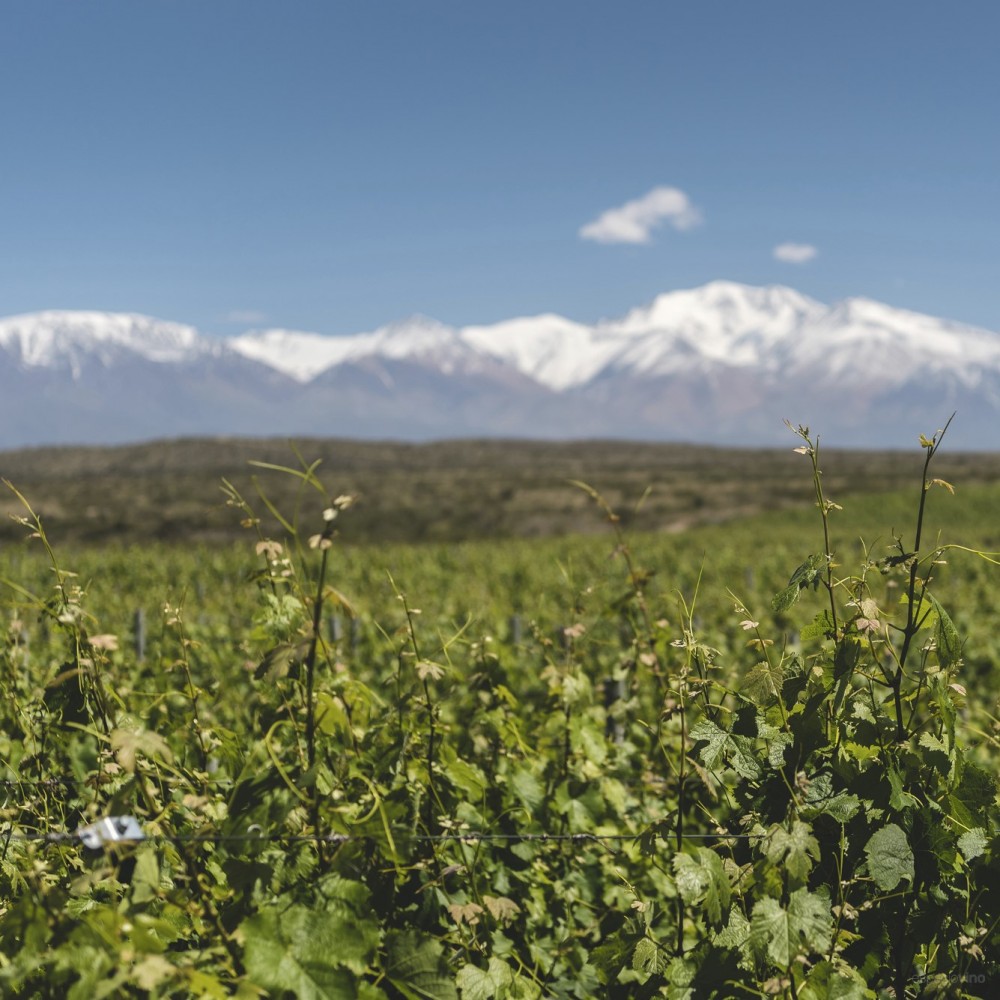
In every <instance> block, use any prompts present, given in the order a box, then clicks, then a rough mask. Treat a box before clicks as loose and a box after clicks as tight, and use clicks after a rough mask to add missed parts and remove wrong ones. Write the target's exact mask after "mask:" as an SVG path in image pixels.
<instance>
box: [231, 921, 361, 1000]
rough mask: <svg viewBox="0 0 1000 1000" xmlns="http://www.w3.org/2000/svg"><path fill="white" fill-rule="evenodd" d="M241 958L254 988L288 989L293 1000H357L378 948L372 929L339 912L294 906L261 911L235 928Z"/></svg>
mask: <svg viewBox="0 0 1000 1000" xmlns="http://www.w3.org/2000/svg"><path fill="white" fill-rule="evenodd" d="M240 930H241V932H242V934H243V940H244V942H245V948H244V955H243V959H244V962H245V964H246V970H247V974H248V975H249V977H250V978H251V979H252V980H253V982H254V983H255V984H256V985H257V986H261V987H263V988H264V989H268V990H275V991H277V992H279V993H280V992H281V991H283V990H291V991H292V992H293V993H294V994H295V996H296V997H297V998H298V1000H338V998H340V997H343V998H344V1000H350V998H352V997H354V996H356V995H357V983H356V981H355V978H354V975H353V974H352V973H354V972H358V973H360V972H363V971H364V969H365V968H366V966H367V963H368V961H369V959H370V958H371V957H372V955H373V953H374V951H375V948H376V946H377V944H378V936H379V935H378V927H377V926H376V925H375V924H372V923H368V922H366V921H359V920H356V919H349V918H348V917H346V916H345V915H343V914H341V913H336V912H333V913H328V912H324V911H322V910H312V909H309V908H308V907H306V906H302V905H298V904H296V905H293V906H289V907H287V908H281V909H279V908H278V907H276V906H270V907H267V908H266V909H262V910H260V911H259V912H258V913H256V914H254V915H253V916H252V917H249V918H248V919H246V920H244V921H243V923H242V924H241V925H240Z"/></svg>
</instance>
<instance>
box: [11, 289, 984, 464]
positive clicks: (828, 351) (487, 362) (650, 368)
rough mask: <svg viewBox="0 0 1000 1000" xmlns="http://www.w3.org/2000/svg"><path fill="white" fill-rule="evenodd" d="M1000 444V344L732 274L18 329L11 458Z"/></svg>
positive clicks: (906, 315) (913, 317)
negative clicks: (607, 444)
mask: <svg viewBox="0 0 1000 1000" xmlns="http://www.w3.org/2000/svg"><path fill="white" fill-rule="evenodd" d="M953 411H957V416H956V418H955V422H954V424H953V426H952V429H951V430H950V431H949V444H950V446H951V447H960V448H967V449H977V450H990V451H994V450H1000V419H998V418H1000V334H998V333H995V332H991V331H988V330H983V329H978V328H975V327H971V326H968V325H964V324H961V323H958V322H954V321H950V320H945V319H938V318H935V317H932V316H927V315H923V314H920V313H915V312H909V311H906V310H902V309H896V308H893V307H890V306H887V305H883V304H881V303H878V302H875V301H872V300H869V299H863V298H852V299H847V300H844V301H842V302H839V303H835V304H834V305H824V304H822V303H820V302H817V301H815V300H813V299H810V298H808V297H806V296H805V295H802V294H800V293H799V292H797V291H795V290H793V289H791V288H786V287H782V286H769V287H766V288H757V287H751V286H747V285H740V284H736V283H734V282H728V281H715V282H712V283H710V284H707V285H704V286H702V287H700V288H694V289H689V290H684V291H675V292H668V293H665V294H663V295H660V296H658V297H657V298H656V299H654V300H653V301H652V302H651V303H649V304H648V305H645V306H640V307H638V308H635V309H633V310H631V311H630V312H628V313H626V314H625V315H624V316H622V317H620V318H617V319H611V320H602V321H600V322H598V323H596V324H593V325H586V324H581V323H576V322H573V321H572V320H569V319H566V318H564V317H562V316H557V315H554V314H544V315H540V316H532V317H523V318H518V319H511V320H506V321H503V322H500V323H495V324H492V325H484V326H466V327H461V328H457V327H451V326H447V325H445V324H442V323H439V322H437V321H436V320H433V319H428V318H426V317H422V316H414V317H411V318H409V319H406V320H403V321H401V322H397V323H392V324H390V325H388V326H384V327H381V328H379V329H377V330H375V331H373V332H369V333H359V334H354V335H350V336H325V335H322V334H318V333H306V332H299V331H290V330H273V329H272V330H261V331H251V332H247V333H244V334H241V335H239V336H235V337H230V338H227V339H223V338H218V337H211V336H207V335H204V334H201V333H199V332H198V331H197V330H195V329H194V328H193V327H190V326H185V325H183V324H179V323H173V322H167V321H162V320H158V319H151V318H149V317H146V316H141V315H135V314H121V313H103V312H76V311H73V312H67V311H47V312H39V313H31V314H26V315H22V316H14V317H10V318H7V319H2V320H0V418H2V419H0V448H4V449H12V448H17V447H24V446H34V445H42V444H88V443H93V444H114V443H122V442H127V441H142V440H147V439H153V438H171V437H188V436H209V435H211V436H220V435H223V436H262V435H265V436H289V435H292V436H298V435H303V436H304V435H308V436H313V437H343V438H388V439H399V440H427V439H433V438H456V437H463V438H464V437H484V436H485V437H528V438H550V439H555V438H576V439H584V438H630V439H639V440H663V441H668V440H677V441H688V442H697V443H705V444H725V445H747V446H751V445H753V446H758V445H774V444H784V443H788V442H791V441H792V438H791V435H790V434H789V432H788V431H787V429H786V428H785V427H784V425H783V421H784V420H785V419H788V420H790V421H791V422H792V423H793V424H797V423H802V424H807V425H809V426H810V428H811V429H812V430H813V431H814V432H816V433H819V434H821V435H822V437H823V439H824V440H825V441H826V442H827V443H829V444H830V445H836V446H840V447H872V448H875V447H881V448H885V447H890V448H893V447H912V446H913V445H914V444H915V443H916V441H917V439H918V437H919V435H920V434H921V433H923V434H928V435H929V434H931V433H933V432H934V430H936V429H937V428H939V427H941V426H942V425H943V424H944V422H945V421H946V420H947V419H948V417H949V415H950V414H951V413H952V412H953Z"/></svg>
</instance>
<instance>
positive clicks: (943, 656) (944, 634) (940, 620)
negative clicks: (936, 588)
mask: <svg viewBox="0 0 1000 1000" xmlns="http://www.w3.org/2000/svg"><path fill="white" fill-rule="evenodd" d="M927 600H928V601H930V604H931V607H933V608H934V610H935V611H936V612H937V628H936V629H935V635H934V638H935V642H936V643H937V650H938V659H939V660H940V661H941V666H942V667H946V668H947V667H950V666H953V665H954V664H956V663H958V661H959V660H960V659H961V658H962V640H961V639H960V638H959V635H958V629H956V628H955V623H954V622H953V621H952V620H951V616H950V615H949V614H948V612H947V611H945V609H944V608H943V607H942V606H941V602H940V601H939V600H938V599H937V598H936V597H935V596H934V595H933V594H928V595H927Z"/></svg>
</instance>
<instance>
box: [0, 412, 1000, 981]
mask: <svg viewBox="0 0 1000 1000" xmlns="http://www.w3.org/2000/svg"><path fill="white" fill-rule="evenodd" d="M796 433H797V435H798V436H797V438H796V439H795V440H793V441H792V442H791V445H793V446H797V447H796V452H797V454H796V455H795V456H794V457H795V459H796V460H797V462H798V463H799V466H798V476H799V479H800V482H799V486H800V488H801V489H802V490H803V491H804V493H805V494H806V495H808V496H809V497H810V502H809V503H808V504H807V505H806V506H803V507H801V508H795V509H787V510H780V511H779V510H772V511H770V512H767V511H765V512H763V513H757V514H754V515H753V516H747V517H743V518H741V519H738V520H733V521H730V522H729V523H726V524H717V525H712V524H706V525H702V526H698V527H694V528H692V529H691V530H688V531H685V532H680V533H672V534H666V533H663V532H659V533H649V532H642V531H638V530H635V531H633V530H632V527H631V526H632V525H633V524H634V523H639V524H641V523H642V522H641V518H639V515H638V514H637V513H636V508H637V507H639V506H641V504H642V502H643V497H642V493H641V491H637V493H636V495H635V496H632V497H630V498H628V499H627V502H626V501H625V498H622V497H619V496H615V497H614V502H612V501H610V500H609V499H608V498H607V497H608V493H607V491H606V490H605V489H604V488H603V485H602V487H601V488H600V489H597V488H595V487H594V486H593V485H590V484H588V483H583V482H578V483H565V484H564V485H563V487H562V488H563V489H564V490H565V492H566V495H567V496H568V497H569V498H570V499H569V500H568V501H567V503H568V504H572V505H575V504H577V502H578V501H579V500H580V498H582V500H583V501H584V502H585V505H586V507H587V508H588V510H591V511H593V512H595V513H596V516H598V517H600V518H601V519H603V522H604V527H603V531H602V532H601V533H591V534H587V535H568V536H565V537H554V538H546V539H531V538H522V539H518V538H511V539H508V540H507V541H504V542H502V543H501V542H490V541H467V542H451V543H448V544H444V543H433V542H429V543H427V544H423V545H404V544H395V543H384V544H375V543H369V544H364V545H359V544H356V543H355V542H354V541H353V540H352V518H355V517H358V518H360V517H361V516H363V511H362V507H363V504H361V503H355V502H354V500H353V498H352V496H350V495H349V494H348V493H346V492H345V491H344V489H343V488H342V485H341V484H339V483H338V482H337V481H336V475H335V474H334V473H333V472H331V471H329V470H327V469H326V467H325V466H324V465H317V464H316V463H313V462H311V461H310V460H308V458H307V459H306V460H303V461H302V462H300V463H297V462H289V463H288V464H287V465H282V464H281V463H278V462H274V461H268V462H262V463H259V464H258V465H257V466H255V470H256V477H255V479H254V485H253V487H252V488H248V487H247V486H246V484H244V483H242V482H241V483H239V484H236V483H235V482H234V481H232V480H228V479H227V480H225V481H224V482H222V484H221V487H220V492H219V496H220V497H221V498H222V502H223V503H224V504H225V505H226V510H227V516H228V517H230V518H231V519H232V522H233V523H234V524H236V525H241V526H242V528H241V530H242V533H243V540H242V541H240V542H238V543H236V544H235V545H234V544H231V543H228V542H226V543H225V544H217V545H215V546H210V545H207V544H206V545H201V544H194V543H192V544H187V545H185V544H179V543H176V542H175V543H170V544H166V543H163V544H153V543H147V544H143V545H134V544H124V543H123V544H121V545H115V544H105V545H102V546H101V547H99V548H96V547H91V548H88V547H86V546H85V545H80V544H77V543H73V544H70V545H67V546H65V547H63V546H61V545H60V544H58V542H57V541H56V540H55V539H54V538H52V537H50V535H49V533H48V531H47V522H46V520H45V517H44V516H39V515H38V514H37V513H36V508H35V506H34V505H33V500H32V497H31V495H30V491H23V490H22V489H21V488H20V486H19V484H18V483H17V482H14V483H13V484H12V485H11V486H10V492H9V499H11V500H12V502H13V503H14V504H16V509H17V511H18V513H17V514H16V519H17V525H18V530H19V533H20V538H19V539H18V540H17V541H16V542H10V543H5V544H4V548H3V549H2V551H0V603H2V606H3V617H2V620H0V628H2V633H0V634H2V638H0V713H2V719H3V724H2V727H0V761H2V763H3V769H4V773H3V774H2V775H0V784H2V789H3V795H4V805H3V831H2V833H0V838H2V841H3V843H2V849H0V913H2V919H0V991H2V993H3V995H6V996H14V997H38V998H43V997H59V998H63V997H69V998H78V1000H91V998H99V997H118V996H138V997H150V998H161V997H162V998H166V997H186V996H198V997H231V996H236V997H244V998H250V997H261V996H269V997H276V998H285V997H294V998H301V1000H320V998H354V997H358V998H371V1000H374V998H406V1000H417V998H442V1000H448V998H454V1000H491V998H496V1000H503V998H549V997H566V998H571V997H578V998H589V997H620V998H632V997H635V998H641V997H671V998H692V1000H698V998H719V1000H723V998H732V997H766V996H784V997H793V998H797V1000H807V998H808V1000H823V998H841V1000H862V998H875V997H895V998H903V997H913V998H915V997H928V998H930V997H940V998H946V997H990V996H995V995H996V985H997V984H998V983H1000V855H998V843H1000V842H998V819H1000V816H998V808H997V778H996V771H997V760H998V753H997V748H998V744H1000V721H998V719H997V715H998V709H997V696H998V694H1000V691H998V689H997V682H998V668H997V665H998V663H1000V607H998V603H997V601H996V598H995V595H996V593H997V586H998V583H1000V565H998V563H997V559H998V557H997V555H996V552H997V550H1000V525H998V524H997V522H996V519H995V511H996V510H997V509H998V505H1000V488H998V487H997V486H996V485H991V484H989V483H983V482H978V481H976V479H975V477H974V476H973V475H971V474H970V476H969V477H968V481H966V480H963V479H962V478H961V476H960V474H957V473H952V477H953V478H952V479H951V480H946V479H945V478H943V477H942V473H941V471H940V468H939V466H940V464H941V462H942V461H943V460H944V459H945V458H946V453H945V452H944V451H942V453H941V455H940V456H938V454H937V453H938V449H939V448H940V447H941V446H942V435H941V433H940V432H939V433H938V434H937V435H935V436H933V437H929V438H922V439H921V445H920V447H919V449H916V450H915V452H914V454H913V455H912V456H909V468H910V472H909V477H910V485H909V487H908V488H906V489H903V490H898V489H893V490H892V492H888V493H874V494H866V495H854V494H853V493H852V492H851V490H850V484H849V483H846V482H845V483H843V484H838V491H837V493H836V494H835V495H831V494H830V491H829V487H828V482H829V480H826V479H825V478H824V476H823V459H824V455H823V454H822V453H821V452H820V450H819V447H818V444H817V442H816V440H815V438H814V437H813V436H811V435H810V433H809V431H808V430H806V429H805V428H798V429H797V432H796ZM290 486H291V487H292V488H291V489H290ZM841 487H843V491H842V492H841ZM751 488H752V487H751V486H750V485H748V486H747V489H748V490H749V489H751ZM276 497H280V501H279V500H277V499H275V498H276ZM390 536H391V532H390Z"/></svg>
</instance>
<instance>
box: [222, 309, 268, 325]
mask: <svg viewBox="0 0 1000 1000" xmlns="http://www.w3.org/2000/svg"><path fill="white" fill-rule="evenodd" d="M222 321H223V323H249V324H251V325H253V324H259V323H266V322H267V316H266V314H265V313H262V312H260V311H259V310H257V309H233V310H232V311H230V312H227V313H226V315H225V316H223V317H222Z"/></svg>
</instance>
